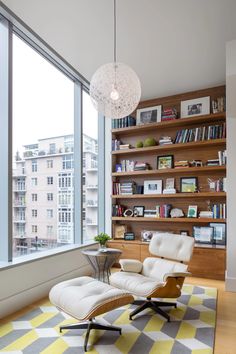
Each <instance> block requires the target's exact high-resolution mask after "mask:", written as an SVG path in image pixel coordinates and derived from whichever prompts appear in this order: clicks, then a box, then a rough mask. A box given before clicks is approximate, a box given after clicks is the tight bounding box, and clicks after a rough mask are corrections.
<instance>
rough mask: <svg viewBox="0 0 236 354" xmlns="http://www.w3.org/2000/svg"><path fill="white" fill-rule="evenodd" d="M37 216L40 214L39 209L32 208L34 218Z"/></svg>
mask: <svg viewBox="0 0 236 354" xmlns="http://www.w3.org/2000/svg"><path fill="white" fill-rule="evenodd" d="M37 216H38V210H37V209H32V218H37Z"/></svg>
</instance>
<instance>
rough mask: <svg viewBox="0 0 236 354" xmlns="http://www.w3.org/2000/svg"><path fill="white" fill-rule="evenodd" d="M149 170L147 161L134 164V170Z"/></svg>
mask: <svg viewBox="0 0 236 354" xmlns="http://www.w3.org/2000/svg"><path fill="white" fill-rule="evenodd" d="M145 170H149V164H148V163H147V162H136V163H135V165H134V171H145Z"/></svg>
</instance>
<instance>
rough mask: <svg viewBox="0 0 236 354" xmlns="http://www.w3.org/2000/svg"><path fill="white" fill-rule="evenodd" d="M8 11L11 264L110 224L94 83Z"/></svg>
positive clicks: (1, 30) (3, 105) (3, 193)
mask: <svg viewBox="0 0 236 354" xmlns="http://www.w3.org/2000/svg"><path fill="white" fill-rule="evenodd" d="M1 11H2V9H1V5H0V63H1V65H0V117H1V129H0V165H1V184H0V261H11V260H12V258H14V257H19V256H21V255H24V256H25V255H27V254H28V255H29V256H30V254H31V253H34V252H39V251H40V253H42V252H41V251H43V250H47V249H49V248H56V247H59V246H62V245H65V244H71V243H74V242H76V243H77V244H78V243H81V242H86V241H89V240H93V238H94V235H95V234H96V233H97V232H98V230H99V222H100V225H102V223H103V222H101V220H102V219H101V217H100V218H99V217H98V209H100V211H101V210H102V207H103V206H104V205H102V204H98V189H99V185H100V186H101V190H99V194H100V196H103V194H104V190H103V188H104V185H103V184H102V183H100V184H99V183H98V179H99V178H98V140H99V144H100V145H99V146H100V148H101V147H102V146H103V132H102V130H101V129H102V128H101V127H103V122H104V120H103V119H100V118H99V119H98V116H97V112H96V111H95V110H94V108H93V106H92V104H91V102H90V98H89V95H88V93H87V92H88V89H89V85H88V82H87V81H86V79H84V78H83V77H82V76H81V75H80V74H79V73H77V72H76V71H75V70H74V69H73V68H72V67H71V66H70V65H68V64H67V63H66V62H65V61H64V60H63V59H62V58H59V57H58V56H57V55H56V53H54V52H53V51H52V50H51V49H50V48H49V47H48V46H47V45H46V44H45V43H43V42H41V41H40V38H39V37H38V36H37V35H35V34H34V33H32V32H31V31H30V30H29V29H27V28H24V25H23V24H20V27H21V29H18V28H17V26H18V20H17V19H14V24H12V23H10V22H9V21H8V20H7V19H6V17H7V15H6V12H4V15H5V16H4V17H5V18H4V19H3V18H1ZM4 11H5V10H4ZM11 16H12V15H11ZM11 16H10V15H9V19H10V18H11ZM13 16H14V15H13ZM11 77H12V80H11ZM81 98H82V101H81ZM98 127H99V129H100V130H99V129H98ZM98 131H100V133H98ZM101 137H102V139H101ZM81 142H83V143H82V144H81ZM9 171H11V172H9ZM104 171H105V168H103V169H102V172H101V173H104ZM101 173H99V176H100V175H101ZM100 181H101V179H100ZM100 200H101V199H100ZM98 206H99V208H98ZM100 215H101V213H100ZM9 220H11V221H12V222H11V223H9Z"/></svg>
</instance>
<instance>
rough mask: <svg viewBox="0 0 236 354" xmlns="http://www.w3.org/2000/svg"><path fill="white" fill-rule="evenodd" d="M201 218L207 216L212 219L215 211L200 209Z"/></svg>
mask: <svg viewBox="0 0 236 354" xmlns="http://www.w3.org/2000/svg"><path fill="white" fill-rule="evenodd" d="M199 218H206V219H211V218H213V212H212V211H209V210H207V211H200V213H199Z"/></svg>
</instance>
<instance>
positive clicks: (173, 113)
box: [161, 108, 178, 121]
mask: <svg viewBox="0 0 236 354" xmlns="http://www.w3.org/2000/svg"><path fill="white" fill-rule="evenodd" d="M176 118H178V113H177V110H176V108H165V109H163V111H162V116H161V120H162V121H166V120H173V119H176Z"/></svg>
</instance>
